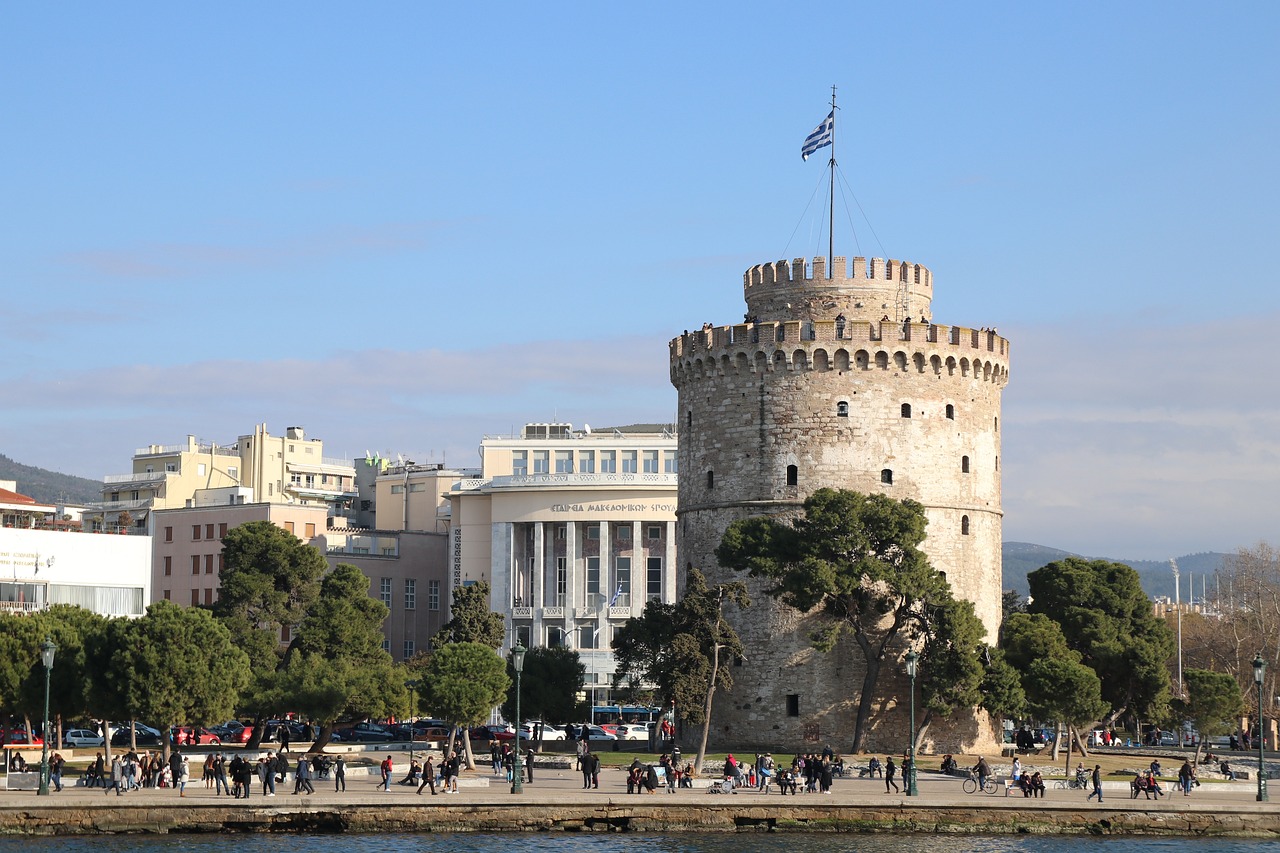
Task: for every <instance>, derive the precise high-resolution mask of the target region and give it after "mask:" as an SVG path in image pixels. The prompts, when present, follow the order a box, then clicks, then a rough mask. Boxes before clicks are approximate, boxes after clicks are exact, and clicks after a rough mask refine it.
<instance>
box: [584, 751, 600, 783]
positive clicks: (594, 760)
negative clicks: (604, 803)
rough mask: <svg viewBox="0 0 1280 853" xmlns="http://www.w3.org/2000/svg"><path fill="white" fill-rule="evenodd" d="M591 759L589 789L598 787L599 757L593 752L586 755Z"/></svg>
mask: <svg viewBox="0 0 1280 853" xmlns="http://www.w3.org/2000/svg"><path fill="white" fill-rule="evenodd" d="M587 757H588V758H589V759H591V787H592V788H599V787H600V756H598V755H596V754H595V753H594V752H592V753H590V754H588V755H587Z"/></svg>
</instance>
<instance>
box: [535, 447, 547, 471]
mask: <svg viewBox="0 0 1280 853" xmlns="http://www.w3.org/2000/svg"><path fill="white" fill-rule="evenodd" d="M533 473H534V475H535V476H536V475H538V474H549V473H551V453H550V452H549V451H546V450H535V451H533Z"/></svg>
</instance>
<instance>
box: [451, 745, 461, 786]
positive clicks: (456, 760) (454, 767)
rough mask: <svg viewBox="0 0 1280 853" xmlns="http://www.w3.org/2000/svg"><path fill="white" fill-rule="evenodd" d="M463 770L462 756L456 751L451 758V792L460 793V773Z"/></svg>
mask: <svg viewBox="0 0 1280 853" xmlns="http://www.w3.org/2000/svg"><path fill="white" fill-rule="evenodd" d="M461 770H462V758H461V756H459V755H458V753H456V752H455V753H454V754H453V756H452V757H451V758H450V759H449V793H450V794H456V793H458V774H459V773H460V772H461Z"/></svg>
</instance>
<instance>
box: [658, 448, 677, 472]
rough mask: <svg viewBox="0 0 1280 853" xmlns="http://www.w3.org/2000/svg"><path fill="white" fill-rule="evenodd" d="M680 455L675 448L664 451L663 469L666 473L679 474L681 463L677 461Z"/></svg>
mask: <svg viewBox="0 0 1280 853" xmlns="http://www.w3.org/2000/svg"><path fill="white" fill-rule="evenodd" d="M679 458H680V457H679V456H677V455H676V452H675V451H674V450H664V451H662V471H663V473H665V474H677V473H679V472H680V463H679V462H678V461H677V460H678V459H679Z"/></svg>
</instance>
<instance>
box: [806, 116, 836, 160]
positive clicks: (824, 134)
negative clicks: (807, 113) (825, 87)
mask: <svg viewBox="0 0 1280 853" xmlns="http://www.w3.org/2000/svg"><path fill="white" fill-rule="evenodd" d="M835 133H836V111H835V110H832V111H831V112H830V113H828V114H827V117H826V118H825V119H824V120H823V122H822V124H820V125H818V126H817V127H815V128H814V129H813V132H812V133H810V134H809V135H808V136H806V137H805V140H804V145H802V146H800V159H801V160H808V159H809V155H810V154H812V153H813V152H815V151H817V150H818V149H819V148H826V147H827V146H828V145H830V144H831V138H832V137H833V136H835Z"/></svg>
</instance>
